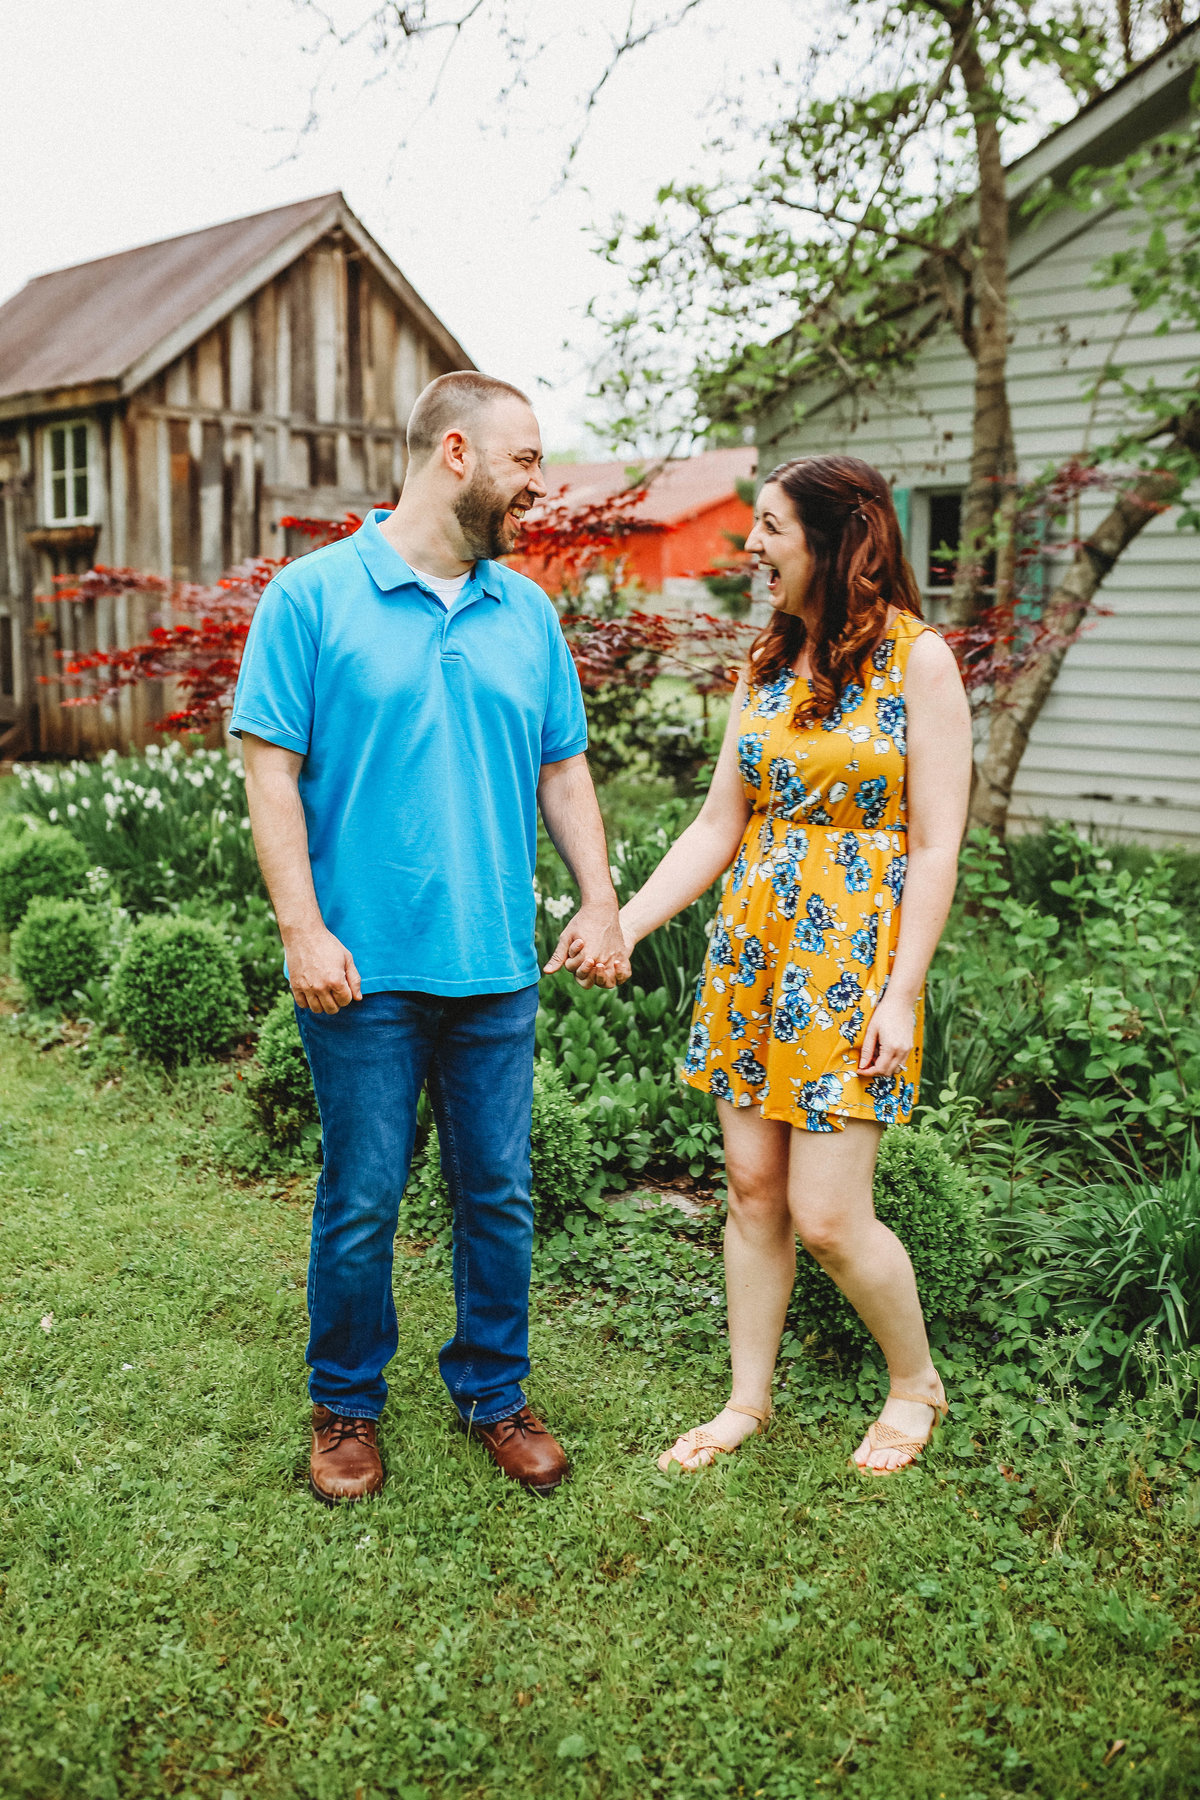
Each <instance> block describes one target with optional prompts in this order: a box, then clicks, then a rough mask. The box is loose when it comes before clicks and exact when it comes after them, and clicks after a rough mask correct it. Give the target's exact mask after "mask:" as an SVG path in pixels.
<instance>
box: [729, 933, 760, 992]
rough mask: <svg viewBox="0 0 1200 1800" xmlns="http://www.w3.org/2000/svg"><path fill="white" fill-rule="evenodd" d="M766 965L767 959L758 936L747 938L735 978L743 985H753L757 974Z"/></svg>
mask: <svg viewBox="0 0 1200 1800" xmlns="http://www.w3.org/2000/svg"><path fill="white" fill-rule="evenodd" d="M766 966H767V959H766V957H765V956H764V955H763V947H762V945H761V944H760V943H759V941H758V939H757V938H756V937H751V938H747V939H746V941H745V943H744V944H743V945H742V954H741V957H740V958H739V960H738V966H737V974H736V975H735V976H734V978H733V979H734V981H735V982H740V983H741V985H742V986H743V987H753V986H754V983H755V980H756V978H757V976H758V975H759V973H760V972H761V971H762V970H763V969H765V968H766Z"/></svg>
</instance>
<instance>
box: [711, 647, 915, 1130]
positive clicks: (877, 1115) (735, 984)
mask: <svg viewBox="0 0 1200 1800" xmlns="http://www.w3.org/2000/svg"><path fill="white" fill-rule="evenodd" d="M929 629H930V627H929V626H927V625H925V624H924V622H923V621H922V620H920V619H918V618H915V617H914V616H913V615H912V614H911V613H900V614H899V615H898V617H897V618H896V620H895V622H894V624H893V625H891V626H890V627H889V630H888V635H887V637H886V638H884V640H883V641H882V642H881V643H879V644H878V645H876V647H875V649H874V650H873V651H872V653H871V655H870V656H869V657H868V658H867V660H866V662H865V664H864V665H863V670H862V674H861V677H860V679H859V680H858V681H856V682H851V683H849V684H848V685H847V686H846V688H845V689H844V691H843V693H842V695H841V699H840V701H839V703H838V705H837V707H836V708H835V710H834V712H833V713H832V714H831V715H830V717H829V718H827V719H823V720H820V721H818V722H817V723H816V724H815V725H811V726H806V727H804V728H803V729H799V730H798V729H797V728H796V727H795V726H794V725H793V724H792V714H793V713H794V711H795V708H796V683H797V681H798V680H799V679H800V677H798V676H796V675H793V674H792V672H791V671H790V670H787V669H785V670H784V672H783V673H782V674H781V675H780V676H779V677H778V678H777V679H776V680H774V681H770V682H767V683H764V684H762V685H760V686H752V687H751V689H750V691H749V693H748V695H747V696H746V701H745V704H744V706H743V708H742V716H741V720H740V725H741V733H740V736H739V739H738V764H739V767H740V769H741V775H742V782H743V784H744V787H745V791H746V796H747V798H748V799H749V800H750V802H751V805H752V806H753V809H754V810H753V812H752V813H751V815H750V822H749V824H748V825H747V827H746V830H745V834H744V835H743V837H742V842H741V846H740V848H739V850H738V853H737V856H736V858H735V859H734V862H733V865H732V867H731V868H730V870H729V873H728V875H727V876H726V878H725V884H724V886H723V888H722V890H721V902H720V906H719V907H718V909H717V915H716V918H715V919H714V921H713V929H712V935H711V938H710V940H709V947H708V954H707V956H706V957H705V959H704V968H703V971H702V972H701V976H700V981H699V983H698V985H697V989H696V1006H695V1011H694V1013H693V1015H692V1030H691V1036H690V1038H689V1040H688V1048H687V1055H686V1058H685V1061H684V1066H683V1069H682V1071H681V1077H682V1079H683V1080H684V1081H686V1082H687V1083H688V1084H689V1086H691V1087H695V1088H701V1089H703V1090H704V1091H705V1092H706V1093H710V1094H716V1095H718V1096H719V1097H720V1098H721V1099H723V1100H728V1101H729V1102H730V1103H731V1104H732V1105H734V1106H756V1107H758V1109H759V1111H760V1112H761V1113H762V1115H763V1117H764V1118H766V1119H783V1120H786V1121H787V1123H788V1124H791V1125H798V1126H801V1127H803V1128H806V1129H807V1130H809V1131H840V1130H842V1129H843V1125H842V1121H843V1120H844V1119H848V1118H849V1119H874V1120H877V1121H879V1123H881V1124H883V1125H892V1124H895V1123H896V1122H897V1121H903V1120H906V1119H907V1118H908V1117H909V1115H910V1114H911V1112H912V1109H913V1105H914V1104H915V1101H916V1098H917V1083H918V1078H919V1074H920V1065H921V1035H922V1023H923V1008H922V1003H921V1002H918V1005H917V1030H916V1039H915V1042H914V1045H913V1049H912V1052H911V1054H910V1055H909V1057H908V1060H907V1062H906V1063H905V1065H904V1067H903V1068H902V1069H901V1070H900V1071H899V1072H898V1073H897V1074H895V1075H881V1076H873V1077H871V1078H870V1079H863V1077H861V1076H860V1075H859V1074H858V1073H857V1066H858V1052H859V1046H860V1045H861V1043H862V1038H863V1033H864V1031H865V1029H866V1025H867V1021H868V1020H869V1019H870V1017H871V1013H872V1011H873V1010H874V1008H875V1006H876V1005H877V1004H878V1001H879V999H880V996H881V995H882V993H883V990H884V987H885V986H886V983H887V978H888V973H889V971H890V969H891V966H892V961H893V959H894V957H895V954H896V943H897V940H898V938H899V935H900V905H901V895H902V894H903V892H904V876H905V870H906V868H907V865H908V856H907V843H908V840H907V823H908V814H907V793H906V786H905V774H906V768H907V761H906V751H907V746H906V740H905V709H904V671H905V667H906V665H907V663H908V656H909V652H910V650H911V649H912V646H913V644H914V643H915V642H916V640H917V638H918V637H919V636H920V635H921V633H922V632H923V631H927V630H929Z"/></svg>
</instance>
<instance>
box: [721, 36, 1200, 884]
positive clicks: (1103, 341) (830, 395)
mask: <svg viewBox="0 0 1200 1800" xmlns="http://www.w3.org/2000/svg"><path fill="white" fill-rule="evenodd" d="M1198 64H1200V28H1197V29H1194V30H1192V31H1190V32H1189V33H1187V34H1186V35H1185V36H1184V37H1183V38H1182V39H1180V40H1179V41H1178V42H1177V43H1176V44H1175V45H1174V46H1172V47H1171V48H1169V49H1167V50H1165V51H1163V52H1161V53H1160V54H1159V55H1158V56H1157V57H1155V58H1153V59H1152V60H1151V61H1149V62H1147V63H1146V64H1144V65H1143V66H1142V67H1141V68H1139V69H1137V70H1135V71H1134V72H1133V73H1132V74H1130V75H1129V76H1127V77H1126V78H1125V79H1124V80H1123V81H1122V82H1120V83H1119V84H1118V86H1116V87H1115V88H1114V89H1112V90H1111V91H1110V92H1108V93H1106V94H1104V95H1102V96H1101V97H1099V98H1098V99H1096V100H1094V101H1093V102H1091V104H1089V105H1088V106H1086V107H1085V108H1084V109H1083V110H1082V111H1081V112H1080V113H1079V114H1078V115H1077V116H1076V117H1075V118H1074V119H1072V120H1071V121H1070V122H1069V123H1068V124H1066V125H1063V126H1061V127H1060V128H1059V129H1058V130H1056V131H1054V132H1052V133H1051V134H1050V136H1049V137H1047V138H1045V139H1044V140H1043V141H1042V142H1041V143H1040V144H1038V145H1037V146H1036V148H1035V149H1033V150H1031V151H1030V152H1029V153H1028V154H1027V155H1026V156H1023V157H1022V158H1021V159H1020V160H1019V161H1018V162H1016V163H1014V164H1013V165H1012V167H1011V169H1010V171H1009V188H1010V193H1011V196H1012V198H1013V200H1014V201H1017V202H1019V201H1020V200H1021V198H1022V197H1023V196H1026V195H1028V194H1030V193H1031V192H1032V191H1033V190H1034V189H1035V188H1037V187H1039V186H1040V185H1041V184H1042V183H1043V182H1045V181H1046V180H1047V178H1049V179H1051V180H1053V181H1056V182H1062V181H1065V180H1066V179H1067V177H1068V176H1069V175H1070V174H1071V173H1072V171H1073V170H1075V169H1077V168H1080V167H1082V166H1093V167H1107V166H1112V165H1113V164H1115V163H1117V162H1119V161H1121V160H1122V159H1123V158H1124V157H1125V156H1127V155H1128V154H1129V153H1130V152H1132V151H1134V150H1135V149H1136V148H1137V147H1138V145H1139V144H1141V143H1144V142H1145V141H1146V140H1147V139H1148V138H1150V137H1152V136H1155V135H1157V134H1158V133H1159V132H1161V131H1163V130H1166V129H1169V128H1170V127H1171V126H1172V125H1173V124H1179V123H1182V122H1183V121H1184V119H1185V118H1186V116H1187V111H1188V104H1189V102H1188V94H1189V89H1190V87H1191V83H1192V81H1193V79H1194V77H1195V74H1196V69H1197V65H1198ZM1013 218H1014V232H1013V245H1012V256H1011V264H1010V267H1011V308H1012V322H1013V337H1012V347H1011V353H1010V364H1009V383H1010V387H1009V392H1010V397H1011V403H1012V412H1013V425H1014V432H1015V437H1016V443H1017V452H1018V456H1019V459H1020V472H1021V474H1022V476H1025V477H1029V476H1034V475H1036V474H1037V473H1038V472H1039V471H1040V470H1042V469H1043V468H1045V466H1046V465H1047V464H1048V463H1050V462H1051V460H1052V459H1054V460H1061V459H1064V458H1066V457H1068V456H1070V455H1072V454H1078V453H1079V452H1080V451H1081V450H1084V449H1087V448H1088V447H1089V446H1095V445H1099V444H1102V443H1103V442H1104V441H1105V438H1106V431H1107V429H1108V427H1109V424H1110V421H1111V419H1112V417H1113V411H1112V404H1113V403H1111V402H1106V401H1105V399H1104V397H1103V395H1102V396H1101V399H1100V401H1099V402H1098V403H1094V402H1093V401H1091V400H1089V399H1088V398H1087V396H1086V389H1087V388H1088V386H1089V383H1090V381H1091V379H1092V378H1093V377H1094V376H1095V373H1096V371H1097V370H1098V369H1100V368H1102V367H1103V366H1104V365H1105V364H1106V362H1107V361H1108V360H1109V359H1110V358H1111V359H1112V360H1113V361H1114V362H1116V363H1118V364H1121V365H1124V367H1125V368H1126V369H1127V370H1129V371H1131V372H1134V373H1135V376H1136V377H1140V376H1142V375H1147V376H1149V375H1153V376H1155V377H1156V378H1157V380H1158V381H1159V382H1160V383H1161V384H1166V383H1169V382H1173V381H1176V380H1178V379H1179V378H1180V377H1181V376H1182V375H1183V374H1184V373H1185V372H1186V370H1187V369H1189V368H1190V367H1193V366H1195V365H1196V364H1198V363H1200V334H1197V333H1181V332H1177V331H1173V332H1171V333H1170V334H1168V335H1165V336H1164V335H1156V332H1155V325H1156V318H1155V316H1154V314H1152V313H1147V312H1137V311H1135V310H1134V309H1133V308H1132V307H1131V305H1130V299H1129V295H1128V294H1127V293H1126V292H1125V291H1123V290H1122V289H1120V288H1112V287H1097V286H1095V285H1094V284H1093V273H1094V271H1095V268H1096V265H1097V263H1098V262H1100V261H1101V259H1103V258H1106V257H1108V256H1110V255H1112V253H1113V252H1114V251H1118V250H1120V249H1121V248H1122V247H1123V246H1125V245H1127V244H1128V243H1129V242H1130V231H1131V224H1132V221H1131V215H1130V214H1129V213H1128V212H1117V211H1113V210H1108V209H1099V208H1097V209H1095V210H1092V211H1090V212H1081V211H1078V210H1076V209H1075V208H1074V207H1064V208H1062V209H1059V210H1056V211H1054V212H1052V213H1050V214H1049V215H1047V216H1045V217H1043V218H1042V219H1041V220H1040V222H1037V223H1034V224H1023V223H1022V220H1021V215H1020V209H1019V206H1014V208H1013ZM972 384H973V365H972V363H971V362H970V359H969V358H968V356H967V354H966V352H965V351H964V350H963V348H962V346H961V344H960V343H959V341H958V339H957V337H955V336H954V335H953V334H952V333H951V332H950V331H949V330H948V329H947V330H945V331H944V332H943V333H942V334H941V335H940V336H938V337H936V338H934V339H931V340H930V341H929V342H928V343H927V344H926V345H925V347H924V348H923V349H922V350H921V351H920V353H919V355H918V357H917V360H916V362H915V365H914V367H913V368H912V370H911V372H909V373H906V374H903V375H901V376H899V377H898V379H897V383H896V387H895V391H894V392H890V393H886V394H877V395H873V396H872V397H871V400H870V402H869V403H868V404H867V405H866V406H865V407H864V406H863V405H861V403H860V404H855V403H852V402H851V400H850V399H849V397H848V396H846V395H844V394H838V393H836V392H832V391H830V392H827V393H821V394H818V393H815V392H808V391H802V392H799V393H794V394H792V395H789V396H785V397H784V399H783V400H782V401H781V402H780V403H779V404H777V405H776V406H775V407H773V408H772V410H771V411H770V412H769V413H768V414H767V415H766V416H765V417H763V418H762V419H761V420H760V421H759V425H758V431H757V438H758V445H759V457H758V467H759V472H760V476H761V475H765V474H766V473H767V472H768V471H769V470H770V469H771V468H772V467H773V466H774V465H775V464H776V463H779V462H781V461H783V460H784V459H785V458H787V457H792V456H803V455H814V454H821V453H825V452H831V451H837V450H841V451H847V452H849V453H851V454H853V455H856V456H861V457H863V458H864V459H865V460H866V461H868V462H872V463H874V464H876V465H877V466H878V467H879V468H881V469H882V470H883V471H884V473H885V474H886V475H887V476H888V478H889V479H890V480H891V481H892V483H893V491H894V493H895V497H896V505H897V511H898V512H899V514H900V517H901V523H902V524H903V525H904V527H905V530H906V534H907V540H908V547H909V554H910V556H911V559H912V561H913V564H914V566H915V569H916V571H917V576H918V579H919V581H920V582H921V584H922V587H923V590H924V593H925V596H926V601H927V610H928V615H929V617H931V618H932V619H933V620H934V621H935V622H936V621H937V620H938V618H939V616H941V605H942V603H943V602H944V600H945V598H946V591H947V589H948V587H949V586H950V583H951V580H952V575H953V568H952V563H948V562H947V561H946V559H945V558H939V557H938V556H937V554H936V552H937V551H938V549H939V547H941V546H953V545H954V544H955V543H956V542H957V539H958V530H959V519H960V511H961V502H962V496H963V492H964V489H965V486H966V481H967V470H968V461H969V456H970V447H971V402H972ZM797 401H799V403H800V404H799V406H797ZM801 411H803V414H804V416H803V417H802V418H800V417H798V413H799V412H801ZM1110 504H1111V500H1106V499H1105V497H1104V496H1103V495H1100V496H1098V497H1096V498H1095V499H1094V500H1092V501H1090V503H1089V505H1084V506H1083V507H1082V509H1081V515H1080V519H1079V527H1080V528H1082V530H1084V531H1086V529H1087V528H1088V523H1089V519H1091V518H1093V517H1094V513H1095V510H1096V509H1097V508H1098V509H1100V510H1104V509H1105V508H1106V507H1107V505H1110ZM1176 517H1177V515H1175V514H1166V515H1164V516H1163V517H1161V518H1158V519H1155V520H1154V521H1153V522H1152V523H1151V524H1150V525H1149V526H1148V527H1147V528H1146V530H1145V531H1144V532H1143V533H1142V534H1141V536H1140V537H1138V538H1137V539H1136V540H1135V542H1134V543H1133V545H1132V546H1131V547H1130V548H1129V549H1128V550H1127V551H1126V552H1125V554H1124V556H1123V557H1122V558H1121V559H1120V561H1119V563H1118V564H1117V566H1116V568H1115V569H1114V570H1113V571H1112V573H1111V574H1110V575H1109V577H1108V579H1107V580H1106V581H1105V582H1104V584H1103V586H1102V588H1101V590H1100V595H1099V604H1100V606H1101V607H1103V608H1105V609H1107V616H1101V617H1099V618H1098V619H1096V620H1095V621H1093V622H1092V623H1090V624H1089V626H1088V628H1087V629H1086V631H1085V632H1084V634H1083V635H1082V636H1081V638H1080V639H1079V640H1078V642H1076V643H1075V644H1074V645H1072V647H1071V649H1070V650H1069V652H1068V654H1067V657H1066V660H1065V662H1064V664H1063V667H1062V669H1061V671H1060V673H1059V676H1058V679H1057V681H1056V683H1055V686H1054V689H1053V691H1052V693H1051V695H1050V698H1049V699H1048V701H1047V703H1046V705H1045V707H1044V709H1043V711H1042V714H1041V716H1040V718H1039V719H1038V722H1037V724H1036V725H1035V727H1034V730H1033V734H1032V737H1031V739H1030V742H1029V745H1028V748H1027V749H1026V752H1025V756H1024V759H1023V761H1022V763H1021V767H1020V771H1019V773H1018V777H1017V782H1016V788H1015V792H1014V802H1013V807H1012V812H1011V815H1010V817H1011V821H1012V823H1013V825H1014V827H1019V826H1020V825H1022V824H1024V825H1030V824H1032V823H1034V822H1036V821H1037V820H1039V819H1048V818H1056V819H1069V820H1073V821H1075V822H1077V823H1079V824H1081V825H1085V826H1088V827H1091V828H1095V829H1098V830H1101V831H1104V832H1106V833H1109V834H1111V835H1116V836H1120V837H1126V838H1136V839H1140V840H1142V841H1144V842H1149V843H1155V842H1159V843H1162V842H1178V841H1183V842H1188V841H1190V842H1191V844H1192V845H1193V846H1194V847H1197V848H1200V536H1197V534H1196V533H1195V532H1192V531H1180V530H1179V529H1178V528H1177V525H1176ZM1060 554H1061V553H1060ZM1047 560H1048V563H1049V565H1050V566H1049V567H1048V569H1047V571H1046V575H1047V578H1050V577H1052V575H1053V572H1054V565H1055V562H1056V560H1057V559H1056V558H1055V557H1054V555H1053V553H1052V552H1051V553H1050V554H1049V555H1048V558H1047Z"/></svg>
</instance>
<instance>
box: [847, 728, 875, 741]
mask: <svg viewBox="0 0 1200 1800" xmlns="http://www.w3.org/2000/svg"><path fill="white" fill-rule="evenodd" d="M870 735H871V728H870V726H869V725H852V726H851V728H850V732H849V737H850V742H851V743H852V744H865V743H866V742H867V739H868V738H869V737H870Z"/></svg>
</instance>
